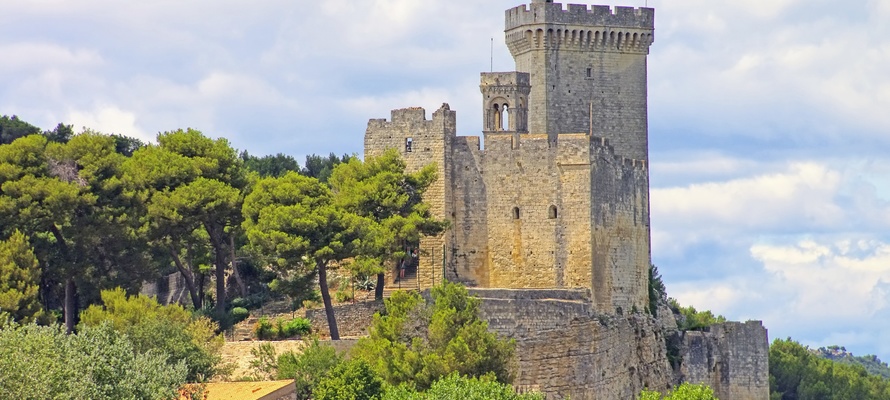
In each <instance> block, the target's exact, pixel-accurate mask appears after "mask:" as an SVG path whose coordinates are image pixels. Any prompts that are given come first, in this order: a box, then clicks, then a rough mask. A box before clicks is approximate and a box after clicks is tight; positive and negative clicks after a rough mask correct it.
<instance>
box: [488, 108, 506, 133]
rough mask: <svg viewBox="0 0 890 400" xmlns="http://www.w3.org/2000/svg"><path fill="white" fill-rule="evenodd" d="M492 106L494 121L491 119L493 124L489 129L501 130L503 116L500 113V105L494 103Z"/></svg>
mask: <svg viewBox="0 0 890 400" xmlns="http://www.w3.org/2000/svg"><path fill="white" fill-rule="evenodd" d="M492 108H493V111H494V121H492V122H493V126H492V127H491V130H493V131H500V130H503V126H504V123H503V121H502V120H503V117H502V115H501V105H500V104H498V103H494V105H493V106H492Z"/></svg>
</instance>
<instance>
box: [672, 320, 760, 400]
mask: <svg viewBox="0 0 890 400" xmlns="http://www.w3.org/2000/svg"><path fill="white" fill-rule="evenodd" d="M680 343H681V346H680V356H681V360H682V362H681V364H680V369H679V371H678V372H679V377H678V378H679V379H680V380H681V381H684V382H691V383H704V384H706V385H708V386H710V387H711V388H712V389H714V392H715V394H716V395H717V397H718V398H720V399H724V400H725V399H731V400H763V399H768V398H769V339H768V337H767V330H766V328H764V327H763V324H762V323H761V322H760V321H748V322H744V323H742V322H726V323H723V324H717V325H713V326H711V327H710V330H709V331H707V332H681V334H680Z"/></svg>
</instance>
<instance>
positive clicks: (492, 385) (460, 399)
mask: <svg viewBox="0 0 890 400" xmlns="http://www.w3.org/2000/svg"><path fill="white" fill-rule="evenodd" d="M544 398H545V397H544V395H543V394H541V393H525V394H518V393H516V391H515V390H514V389H513V387H512V386H510V385H509V384H503V383H499V382H497V381H495V380H494V378H493V377H492V376H490V375H486V376H482V377H479V378H475V377H463V376H460V375H458V374H456V373H454V374H450V375H448V376H446V377H444V378H442V379H439V380H438V381H436V382H435V383H433V385H432V386H431V387H430V389H429V390H427V391H426V392H417V391H415V390H413V389H411V388H410V387H408V386H406V385H401V386H398V387H394V388H391V389H389V390H387V392H386V394H385V395H383V396H382V397H381V399H382V400H426V399H429V400H544Z"/></svg>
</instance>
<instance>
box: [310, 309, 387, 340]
mask: <svg viewBox="0 0 890 400" xmlns="http://www.w3.org/2000/svg"><path fill="white" fill-rule="evenodd" d="M383 310H385V307H384V305H383V302H380V301H367V302H357V303H354V304H342V305H337V306H334V315H335V316H336V318H337V328H338V329H339V331H340V336H341V337H349V336H365V335H367V334H368V327H369V326H371V321H373V320H374V314H376V313H378V312H380V311H383ZM306 318H308V319H309V320H310V321H311V322H312V331H313V332H315V333H318V334H319V335H320V336H321V337H330V336H331V331H330V328H328V319H327V316H326V315H325V312H324V308H317V309H312V310H306Z"/></svg>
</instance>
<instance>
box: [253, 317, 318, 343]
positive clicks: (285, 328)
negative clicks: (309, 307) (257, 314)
mask: <svg viewBox="0 0 890 400" xmlns="http://www.w3.org/2000/svg"><path fill="white" fill-rule="evenodd" d="M311 324H312V323H311V322H310V321H309V320H308V319H306V318H302V317H297V318H294V319H292V320H290V321H286V320H284V319H281V318H279V319H277V320H275V321H274V322H273V321H270V320H269V319H268V318H266V317H262V318H260V319H259V320H257V323H256V325H254V328H253V333H254V335H255V336H256V337H257V339H260V340H281V339H290V338H294V337H297V336H305V335H308V334H309V333H310V332H312V326H311Z"/></svg>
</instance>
